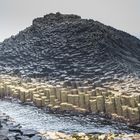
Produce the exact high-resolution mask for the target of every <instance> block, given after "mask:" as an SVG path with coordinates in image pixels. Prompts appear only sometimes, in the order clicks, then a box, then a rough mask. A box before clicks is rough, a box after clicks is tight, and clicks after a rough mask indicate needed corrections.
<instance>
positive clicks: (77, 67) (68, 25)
mask: <svg viewBox="0 0 140 140" xmlns="http://www.w3.org/2000/svg"><path fill="white" fill-rule="evenodd" d="M139 54H140V40H139V39H137V38H135V37H134V36H131V35H129V34H127V33H125V32H123V31H119V30H117V29H114V28H112V27H110V26H106V25H104V24H102V23H100V22H98V21H94V20H91V19H89V20H87V19H81V17H79V16H77V15H65V14H60V13H56V14H52V13H51V14H48V15H45V16H44V17H41V18H37V19H34V20H33V23H32V25H31V26H30V27H28V28H26V29H25V30H23V31H21V32H19V34H17V35H16V36H12V37H11V38H9V39H6V40H5V41H4V42H2V43H0V72H1V73H6V74H15V75H19V76H30V77H41V78H44V79H47V80H51V82H53V83H56V82H60V81H66V82H68V83H69V82H71V83H72V82H73V81H82V83H77V85H78V84H83V85H86V83H84V82H83V81H84V80H88V81H89V82H92V83H94V84H95V85H96V86H99V85H100V84H101V83H104V82H108V81H115V80H118V79H119V78H120V77H122V76H124V75H129V74H138V75H139V70H140V55H139ZM75 86H76V84H75V83H73V87H75Z"/></svg>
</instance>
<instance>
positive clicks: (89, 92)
mask: <svg viewBox="0 0 140 140" xmlns="http://www.w3.org/2000/svg"><path fill="white" fill-rule="evenodd" d="M32 81H33V82H27V81H24V80H21V79H20V78H18V77H11V76H7V75H3V76H1V77H0V97H1V98H4V97H13V98H16V99H19V100H20V101H21V102H23V103H26V102H33V103H34V104H35V105H36V106H37V107H49V108H50V109H51V110H54V111H72V112H79V113H87V112H89V113H96V114H105V115H106V116H108V117H111V118H113V119H117V120H120V121H124V122H130V123H131V124H136V123H140V94H123V93H121V92H119V91H116V90H115V89H114V90H113V89H112V88H111V87H110V88H105V87H93V88H91V87H88V85H87V87H78V88H75V89H73V88H72V87H64V85H63V84H62V85H57V86H56V85H55V86H54V85H50V84H48V83H47V82H46V83H45V82H44V83H43V82H37V81H36V80H35V79H34V80H32Z"/></svg>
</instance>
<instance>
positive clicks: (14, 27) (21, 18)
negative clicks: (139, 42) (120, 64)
mask: <svg viewBox="0 0 140 140" xmlns="http://www.w3.org/2000/svg"><path fill="white" fill-rule="evenodd" d="M51 12H53V13H56V12H61V13H64V14H77V15H80V16H81V17H82V18H88V19H89V18H91V19H93V20H97V21H100V22H102V23H104V24H106V25H110V26H113V27H115V28H117V29H120V30H123V31H126V32H128V33H130V34H132V35H136V36H139V38H140V0H0V42H1V41H3V40H4V39H6V38H8V37H10V36H11V35H15V34H17V33H18V32H19V31H21V30H23V29H25V28H26V27H28V26H30V25H31V24H32V20H33V19H34V18H36V17H41V16H44V15H45V14H49V13H51Z"/></svg>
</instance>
